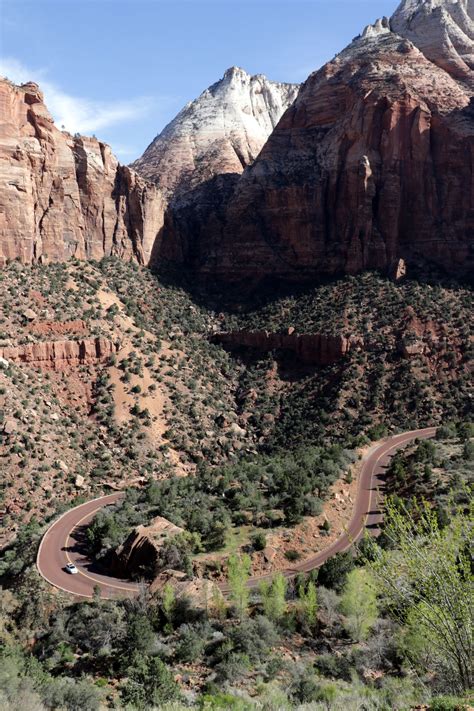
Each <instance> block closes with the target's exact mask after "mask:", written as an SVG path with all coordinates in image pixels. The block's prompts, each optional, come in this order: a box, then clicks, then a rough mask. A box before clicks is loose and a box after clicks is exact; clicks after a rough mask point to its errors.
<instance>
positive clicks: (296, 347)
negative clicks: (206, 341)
mask: <svg viewBox="0 0 474 711" xmlns="http://www.w3.org/2000/svg"><path fill="white" fill-rule="evenodd" d="M213 340H214V341H216V342H217V343H221V344H222V345H223V346H224V347H226V348H229V349H235V348H252V349H254V350H257V351H262V352H264V353H268V352H269V351H274V350H282V351H289V352H291V353H294V354H295V355H296V357H297V358H298V359H299V360H300V361H301V362H302V363H306V364H308V365H331V364H332V363H336V362H337V361H338V360H341V358H344V356H346V355H347V354H348V353H349V352H350V351H353V350H357V349H361V348H363V347H364V342H363V339H362V338H359V337H348V338H346V337H345V336H331V335H326V334H321V333H313V334H300V333H296V332H295V331H294V330H293V329H291V328H290V329H288V331H287V332H286V333H273V332H271V331H227V332H222V333H216V334H214V336H213Z"/></svg>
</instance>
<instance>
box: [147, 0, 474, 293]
mask: <svg viewBox="0 0 474 711" xmlns="http://www.w3.org/2000/svg"><path fill="white" fill-rule="evenodd" d="M409 4H410V3H406V2H404V3H402V6H401V8H400V9H399V11H397V13H396V15H395V17H396V19H397V27H398V28H399V31H400V32H403V31H406V33H407V34H408V35H409V36H411V37H414V41H415V39H416V42H417V45H418V46H420V47H421V48H426V47H427V46H428V45H427V42H424V39H426V38H427V37H430V38H431V43H430V45H429V57H430V58H433V61H431V59H429V58H428V57H427V56H425V55H424V54H423V52H422V51H420V49H418V48H417V47H416V46H415V45H414V44H413V43H412V42H411V41H408V40H407V39H405V38H403V37H401V36H400V35H398V34H395V33H394V32H393V31H391V29H390V27H391V24H390V21H389V20H387V19H384V20H383V21H379V22H378V23H376V25H374V26H369V27H368V28H366V30H365V31H364V33H363V35H362V36H361V37H360V38H358V39H357V40H355V41H354V42H353V43H352V44H351V45H350V46H349V47H348V48H347V49H346V50H345V51H344V52H342V53H341V54H340V55H338V57H336V59H335V60H334V61H332V62H330V63H328V64H327V65H326V66H325V67H323V68H322V69H321V70H320V71H318V72H316V73H314V74H312V75H311V76H310V77H309V79H308V80H307V81H306V83H305V84H304V85H303V86H302V88H301V90H300V92H299V94H298V97H297V99H296V101H295V102H294V104H293V105H292V106H291V107H290V108H289V109H288V110H287V111H286V113H285V114H284V115H283V117H282V119H281V120H280V122H279V123H278V125H277V126H276V128H275V130H274V131H273V133H272V134H271V136H270V138H269V140H268V141H267V143H266V145H265V146H264V148H263V150H262V151H261V153H260V155H259V156H258V158H257V159H256V161H255V162H254V163H253V164H252V165H251V166H250V167H248V168H247V169H246V170H245V171H244V173H243V175H242V177H241V178H240V179H237V180H236V181H234V182H233V184H232V189H230V190H229V189H228V186H227V189H226V190H225V191H223V192H222V193H220V194H219V193H218V192H214V194H212V192H210V190H209V187H210V186H209V184H208V185H207V186H202V187H201V188H200V189H198V190H197V191H196V192H195V195H194V198H193V196H192V195H188V201H187V205H185V206H182V205H177V206H175V207H174V209H173V210H172V211H171V212H170V214H168V216H167V219H166V222H165V229H164V233H163V239H162V242H161V245H160V251H159V253H158V261H162V260H163V259H168V260H170V261H172V262H175V263H176V262H178V263H181V264H183V265H185V266H191V267H192V268H193V269H195V270H196V271H198V272H199V273H200V274H201V275H204V276H205V277H207V278H209V277H215V276H217V277H221V278H223V279H226V280H235V281H245V280H248V279H252V280H258V279H260V278H261V277H263V276H276V277H283V278H290V279H296V280H299V279H302V278H305V277H308V278H310V277H314V276H318V275H320V274H335V273H356V272H358V271H361V270H364V269H371V268H374V269H382V270H384V269H386V268H389V267H390V266H391V265H392V264H393V263H394V262H395V261H396V260H397V259H399V258H404V259H405V260H406V261H407V263H408V265H410V264H412V265H413V264H416V265H417V264H421V265H423V264H425V263H433V264H435V265H437V266H439V267H441V268H443V269H445V270H446V271H448V272H450V273H454V274H461V273H465V272H467V271H468V270H469V269H470V268H471V267H472V265H473V257H474V253H473V246H472V238H473V235H474V176H473V170H474V169H473V163H474V103H473V99H472V91H471V89H470V87H469V82H468V81H466V74H464V75H463V77H462V80H461V79H460V78H459V71H457V70H456V71H453V72H451V73H450V72H449V71H447V69H449V68H450V65H449V62H448V61H447V59H446V57H447V55H448V54H450V56H451V55H452V57H454V58H453V62H454V64H456V62H455V61H454V59H455V56H456V57H458V58H459V57H461V54H462V57H463V59H462V61H463V62H464V65H465V67H466V68H467V72H468V74H469V73H470V74H469V76H468V78H470V77H471V75H472V71H471V70H470V69H469V67H468V64H467V62H468V61H469V56H468V54H467V52H466V51H464V52H461V50H462V47H461V44H462V43H460V42H458V44H457V45H456V47H457V49H456V47H454V45H453V46H452V51H451V49H449V51H448V49H446V47H443V48H441V47H440V51H439V53H438V55H437V56H436V57H435V50H434V47H435V45H436V42H440V41H441V40H440V39H439V38H440V37H441V36H442V37H445V36H448V35H447V34H446V33H447V32H448V30H449V31H450V32H451V34H452V35H453V36H454V34H455V30H454V29H453V22H454V21H453V19H452V18H453V16H454V15H456V12H458V10H456V8H454V10H453V8H452V7H451V6H453V7H454V5H456V4H455V3H453V2H451V0H429V2H428V0H426V1H425V2H422V1H421V0H419V1H418V2H416V3H413V2H411V6H413V5H416V7H417V8H418V12H414V11H413V7H411V10H412V11H413V12H412V14H410V13H409V12H408V9H410V8H408V9H407V6H408V5H409ZM431 5H433V7H432V8H431V11H430V7H431ZM445 5H446V6H449V8H450V9H451V10H452V13H451V14H449V13H448V14H447V13H446V12H445V11H444V10H445V8H444V6H445ZM470 8H471V5H470V4H469V3H467V2H466V0H461V2H460V4H459V8H458V9H459V13H461V10H462V11H463V12H464V15H466V12H467V11H468V10H469V9H470ZM402 10H403V12H402ZM459 13H458V14H459ZM461 14H462V13H461ZM464 15H463V17H464ZM456 16H457V15H456ZM466 16H467V15H466ZM464 25H466V23H464ZM414 27H416V33H415V30H414V29H413V28H414ZM436 27H438V32H436V31H435V29H436ZM465 29H468V28H466V27H465ZM415 34H416V37H415ZM458 34H459V33H458ZM456 36H458V35H456ZM437 38H438V39H437ZM426 51H428V50H426ZM442 57H444V59H442ZM435 58H437V61H436V62H435V61H434V59H435ZM459 61H461V60H459ZM453 66H454V65H453ZM456 66H457V67H458V69H459V66H460V65H459V62H457V64H456Z"/></svg>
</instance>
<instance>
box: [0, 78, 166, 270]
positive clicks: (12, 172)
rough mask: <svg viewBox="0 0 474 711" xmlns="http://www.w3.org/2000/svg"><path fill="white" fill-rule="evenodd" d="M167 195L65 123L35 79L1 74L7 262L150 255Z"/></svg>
mask: <svg viewBox="0 0 474 711" xmlns="http://www.w3.org/2000/svg"><path fill="white" fill-rule="evenodd" d="M163 210H164V200H163V197H162V195H161V193H160V192H159V190H157V189H156V187H154V186H153V185H150V184H147V183H146V182H145V181H144V180H142V179H141V178H139V177H138V176H137V175H136V174H135V173H134V172H133V171H131V170H130V169H129V168H127V167H124V166H120V165H119V164H118V162H117V160H116V158H115V157H114V156H113V154H112V152H111V150H110V148H109V147H108V146H107V145H106V144H104V143H101V142H100V141H98V140H96V139H95V138H86V137H82V136H78V137H72V136H70V135H69V134H67V133H64V132H61V131H59V130H58V129H57V128H56V127H55V125H54V123H53V120H52V118H51V116H50V115H49V113H48V110H47V108H46V107H45V105H44V103H43V96H42V94H41V92H40V91H39V88H38V87H37V85H36V84H25V85H23V86H21V87H17V86H14V85H13V84H11V83H10V82H8V81H5V80H0V265H1V264H5V263H6V262H7V261H9V260H13V259H19V260H20V261H22V262H23V263H31V262H37V261H43V262H47V261H62V260H65V259H68V258H69V257H72V256H75V257H78V258H79V259H100V258H101V257H103V256H104V255H110V254H116V255H118V256H121V257H123V258H126V259H130V258H134V259H136V260H137V261H139V262H141V263H146V262H147V261H148V257H149V253H150V251H151V248H152V246H153V242H154V239H155V236H156V234H157V232H158V231H159V229H160V227H161V225H162V219H163Z"/></svg>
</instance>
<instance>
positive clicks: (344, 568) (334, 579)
mask: <svg viewBox="0 0 474 711" xmlns="http://www.w3.org/2000/svg"><path fill="white" fill-rule="evenodd" d="M354 566H355V563H354V557H353V555H352V553H351V552H350V551H347V552H346V553H338V554H337V555H335V556H333V557H332V558H329V559H328V560H327V561H326V562H325V563H323V565H322V566H321V567H320V568H319V574H318V583H319V584H320V585H324V587H325V588H330V589H333V590H336V591H337V592H340V591H341V590H342V588H343V587H344V583H345V582H346V577H347V574H348V573H350V571H351V570H352V569H353V568H354Z"/></svg>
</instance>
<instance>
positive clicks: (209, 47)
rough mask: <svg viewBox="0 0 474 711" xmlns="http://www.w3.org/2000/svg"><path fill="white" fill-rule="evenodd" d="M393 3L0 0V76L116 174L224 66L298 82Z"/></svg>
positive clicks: (387, 0) (373, 0) (330, 0)
mask: <svg viewBox="0 0 474 711" xmlns="http://www.w3.org/2000/svg"><path fill="white" fill-rule="evenodd" d="M396 5H397V0H0V75H7V76H8V77H9V78H10V79H12V80H13V81H16V82H22V81H26V80H28V79H31V80H33V81H37V82H38V83H39V84H40V85H41V86H42V88H43V90H44V91H45V95H46V100H47V103H48V105H49V108H50V110H51V111H52V113H53V116H54V118H55V119H56V121H57V123H58V125H60V123H62V124H64V125H65V126H66V128H67V129H68V130H70V131H71V132H75V131H79V132H81V133H86V134H95V135H97V136H98V137H99V138H101V139H102V140H105V141H107V142H108V143H110V145H111V146H112V148H113V149H114V151H115V153H116V154H117V155H118V157H119V159H120V160H121V161H122V162H123V163H128V162H131V161H132V160H134V159H135V158H137V157H138V156H139V155H141V153H142V152H143V150H144V149H145V148H146V146H147V145H148V144H149V143H150V142H151V140H152V139H153V138H154V136H155V135H157V133H159V132H160V131H161V129H162V128H163V127H164V126H165V124H166V123H167V122H168V121H169V120H170V119H172V118H173V116H175V115H176V113H177V112H178V111H179V110H180V109H181V108H182V106H183V105H184V104H185V103H186V102H187V101H190V100H191V99H194V98H195V97H196V96H198V95H199V94H200V93H201V91H203V90H204V89H205V88H206V87H207V86H209V85H210V84H212V83H214V82H215V81H217V80H218V79H219V78H220V77H221V76H222V75H223V73H224V71H225V70H226V69H227V68H228V67H230V66H232V65H237V66H240V67H243V68H244V69H246V70H247V71H248V72H250V73H252V74H258V73H262V74H266V75H267V76H268V77H269V78H270V79H274V80H277V81H290V82H299V81H303V80H304V79H305V78H306V77H307V76H308V74H310V73H311V71H314V70H315V69H317V68H318V67H320V66H321V65H322V64H324V62H325V61H327V60H328V59H331V58H332V57H333V56H334V54H336V52H338V51H339V50H341V49H342V48H343V47H344V46H345V45H346V44H348V42H350V40H351V39H352V38H353V37H354V36H355V35H357V34H358V33H359V32H360V31H361V30H362V29H363V28H364V26H365V25H366V24H368V23H369V22H374V21H375V20H376V19H377V18H378V17H381V16H382V15H391V14H392V12H393V11H394V9H395V7H396Z"/></svg>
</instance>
